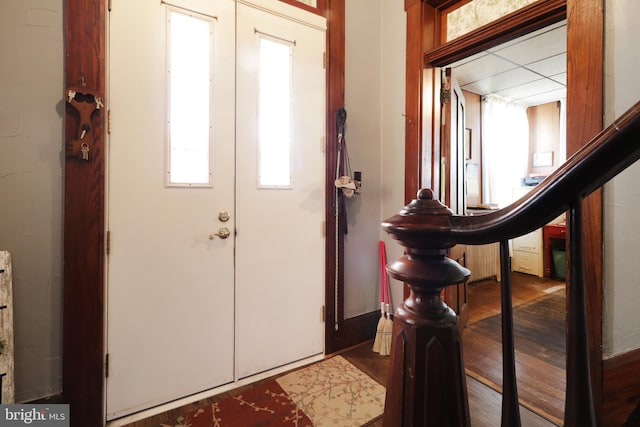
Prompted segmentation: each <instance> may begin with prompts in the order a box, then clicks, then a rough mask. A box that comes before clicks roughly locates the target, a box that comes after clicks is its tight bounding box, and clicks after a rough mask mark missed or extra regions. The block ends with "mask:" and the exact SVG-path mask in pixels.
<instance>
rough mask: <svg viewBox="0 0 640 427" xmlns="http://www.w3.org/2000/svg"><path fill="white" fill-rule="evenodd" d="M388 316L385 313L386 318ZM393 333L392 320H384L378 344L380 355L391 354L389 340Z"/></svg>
mask: <svg viewBox="0 0 640 427" xmlns="http://www.w3.org/2000/svg"><path fill="white" fill-rule="evenodd" d="M388 315H389V314H388V313H387V316H388ZM392 332H393V320H391V318H390V317H385V318H384V325H383V326H382V338H381V340H380V341H381V342H380V355H381V356H388V355H390V354H391V338H392V335H393V334H392Z"/></svg>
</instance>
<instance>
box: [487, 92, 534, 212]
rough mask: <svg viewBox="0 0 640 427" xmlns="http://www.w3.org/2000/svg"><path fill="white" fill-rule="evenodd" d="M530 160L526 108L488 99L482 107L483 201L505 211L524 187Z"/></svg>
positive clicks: (489, 96) (497, 98)
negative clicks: (516, 190) (523, 179)
mask: <svg viewBox="0 0 640 427" xmlns="http://www.w3.org/2000/svg"><path fill="white" fill-rule="evenodd" d="M528 156H529V123H528V120H527V110H526V108H525V107H523V106H521V105H518V104H516V103H514V102H510V101H507V100H505V99H503V98H500V97H497V96H494V95H488V96H485V97H483V103H482V174H483V179H482V182H483V183H482V199H483V203H487V204H488V203H493V204H497V205H498V207H500V208H503V207H505V206H507V205H509V204H510V203H511V202H512V201H513V200H512V199H513V196H512V191H513V188H515V187H520V186H521V185H522V178H523V177H524V176H525V175H526V173H527V165H528Z"/></svg>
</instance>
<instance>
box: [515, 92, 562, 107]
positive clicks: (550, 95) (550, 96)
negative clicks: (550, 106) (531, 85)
mask: <svg viewBox="0 0 640 427" xmlns="http://www.w3.org/2000/svg"><path fill="white" fill-rule="evenodd" d="M565 94H566V90H565V89H564V88H563V89H556V90H554V91H551V92H545V93H539V94H535V95H531V96H528V97H526V98H522V99H519V100H518V102H520V103H521V104H524V105H527V106H532V105H541V104H546V103H548V102H553V101H557V100H560V99H562V98H564V97H565Z"/></svg>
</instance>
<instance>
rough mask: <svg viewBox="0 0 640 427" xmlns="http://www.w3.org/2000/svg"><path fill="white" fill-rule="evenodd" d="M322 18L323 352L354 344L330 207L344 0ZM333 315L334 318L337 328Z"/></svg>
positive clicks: (332, 0) (332, 1)
mask: <svg viewBox="0 0 640 427" xmlns="http://www.w3.org/2000/svg"><path fill="white" fill-rule="evenodd" d="M326 18H327V137H326V141H327V143H326V184H325V188H326V190H325V209H326V215H325V217H326V227H325V230H326V238H325V242H326V247H325V263H326V264H325V265H326V268H325V352H327V353H334V352H336V351H338V350H340V349H341V348H345V347H349V346H351V345H353V344H355V342H354V343H350V344H345V343H346V342H348V341H349V340H347V339H346V338H345V337H344V336H343V335H344V332H345V331H344V330H343V329H342V320H343V319H344V265H343V264H344V235H343V234H342V233H340V232H339V233H337V234H336V216H335V207H334V206H335V185H334V180H335V176H336V159H337V137H336V124H335V114H336V111H338V109H340V108H343V107H344V102H345V100H344V99H345V95H344V93H345V89H344V88H345V86H344V73H345V0H327V3H326ZM338 228H340V224H338ZM336 237H337V242H336ZM336 251H337V254H336ZM336 261H337V262H336ZM336 270H337V272H336ZM336 277H337V278H336ZM336 280H337V294H336ZM336 311H337V313H336ZM336 314H337V315H336ZM336 318H337V319H338V322H337V323H338V325H337V328H336Z"/></svg>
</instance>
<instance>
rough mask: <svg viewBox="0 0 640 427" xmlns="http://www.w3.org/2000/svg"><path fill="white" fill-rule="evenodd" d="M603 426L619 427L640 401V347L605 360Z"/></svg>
mask: <svg viewBox="0 0 640 427" xmlns="http://www.w3.org/2000/svg"><path fill="white" fill-rule="evenodd" d="M603 377H604V378H603V388H604V389H603V412H604V417H603V426H604V427H619V426H621V425H623V424H624V423H625V421H626V420H627V419H628V418H629V415H630V414H631V413H632V412H633V410H634V409H635V408H636V406H638V403H639V402H640V349H636V350H632V351H630V352H627V353H624V354H621V355H619V356H616V357H613V358H612V359H608V360H605V361H604V362H603Z"/></svg>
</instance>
